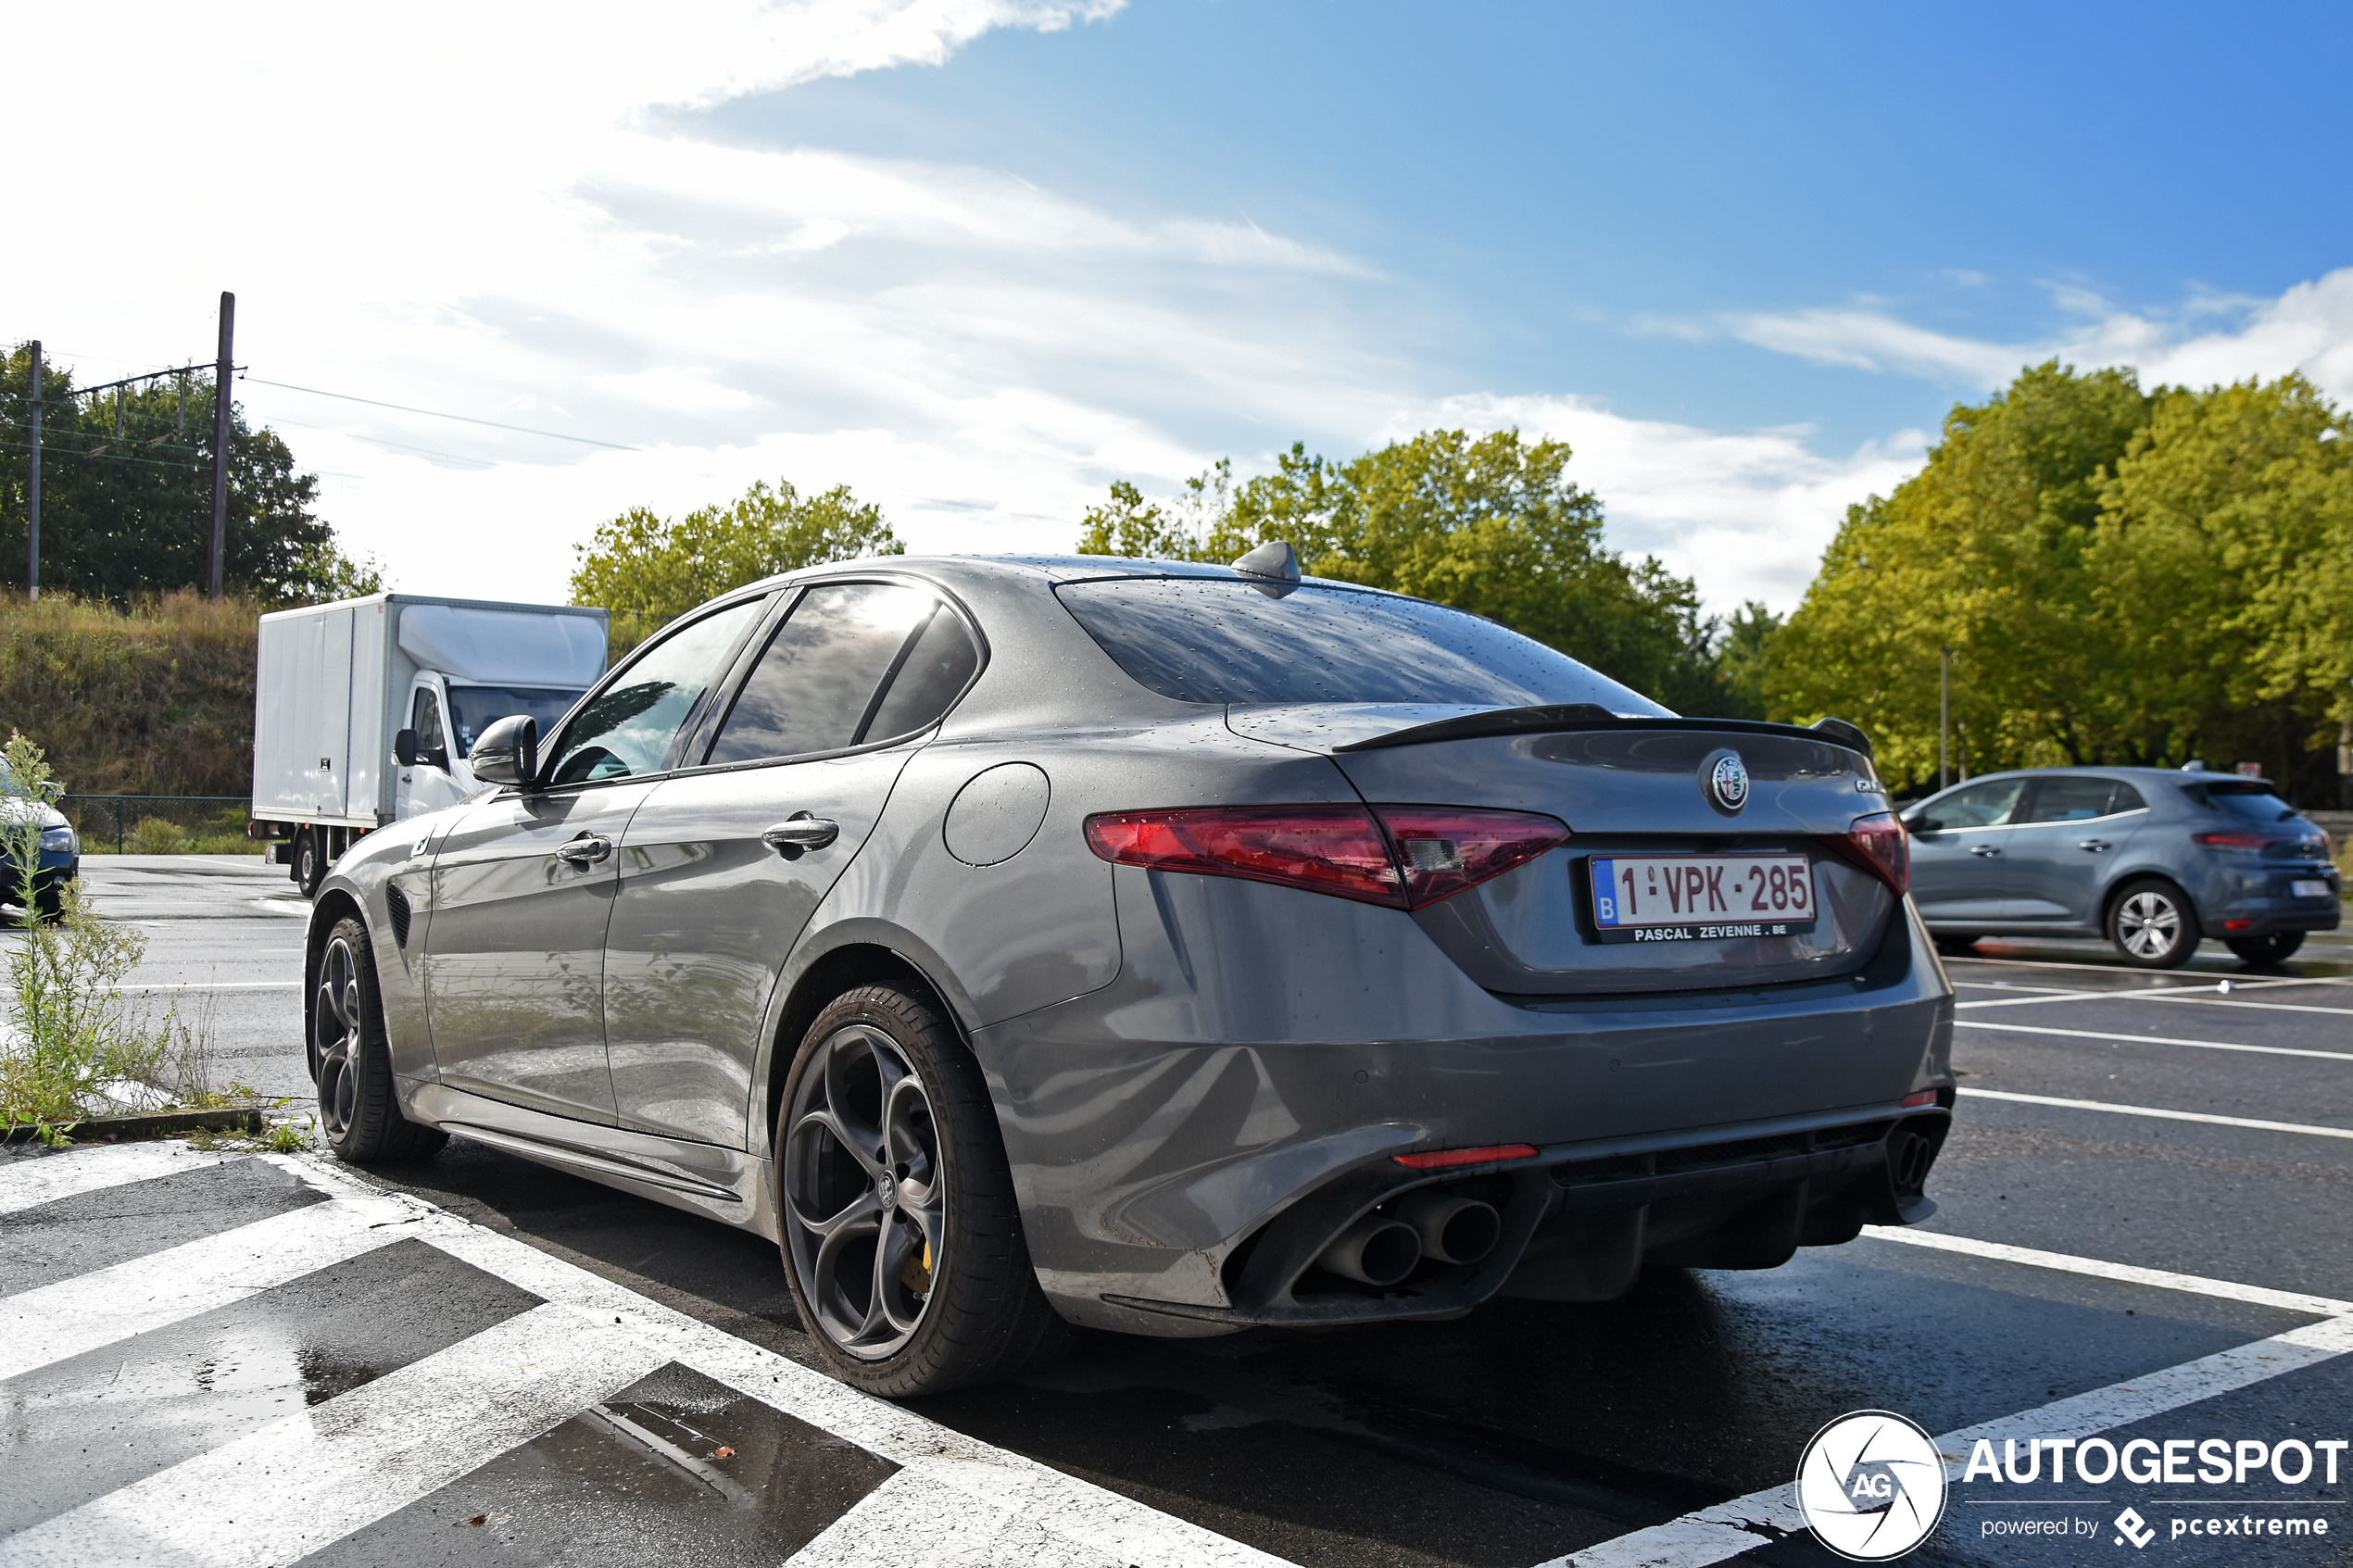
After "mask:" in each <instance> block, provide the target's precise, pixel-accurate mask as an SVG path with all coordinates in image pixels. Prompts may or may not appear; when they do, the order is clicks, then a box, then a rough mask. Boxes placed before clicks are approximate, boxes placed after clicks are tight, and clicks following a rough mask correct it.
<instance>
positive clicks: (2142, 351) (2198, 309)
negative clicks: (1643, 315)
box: [1663, 268, 2353, 403]
mask: <svg viewBox="0 0 2353 1568" xmlns="http://www.w3.org/2000/svg"><path fill="white" fill-rule="evenodd" d="M2052 295H2053V297H2054V299H2055V300H2057V303H2058V304H2059V306H2060V307H2062V308H2063V309H2066V310H2068V311H2070V313H2072V314H2075V315H2077V316H2080V317H2082V318H2084V320H2082V323H2081V324H2079V325H2077V326H2074V327H2071V328H2070V329H2067V330H2065V331H2062V332H2054V333H2052V334H2050V335H2048V336H2046V337H2044V338H2042V339H2039V340H2037V341H2033V342H2029V343H2007V344H2005V343H1989V342H1984V341H1981V340H1978V339H1974V338H1964V337H1955V336H1952V335H1950V334H1948V333H1944V332H1931V331H1929V330H1928V329H1926V328H1923V327H1918V326H1914V325H1912V324H1911V323H1909V322H1907V321H1905V320H1901V319H1899V318H1897V317H1894V316H1892V315H1889V314H1888V313H1886V312H1885V311H1881V310H1874V309H1868V308H1859V307H1858V308H1850V309H1840V310H1828V309H1825V310H1797V311H1784V312H1780V313H1760V314H1752V315H1744V316H1731V317H1725V318H1721V319H1720V320H1717V321H1715V322H1712V323H1703V322H1693V321H1689V320H1685V321H1680V322H1677V323H1674V324H1673V325H1672V326H1671V327H1669V328H1665V329H1663V330H1671V331H1675V332H1678V333H1679V335H1683V336H1687V337H1688V336H1705V335H1707V334H1708V333H1709V332H1711V331H1720V332H1724V333H1726V334H1728V335H1730V336H1732V337H1737V338H1739V339H1741V340H1742V341H1743V342H1745V343H1753V344H1755V345H1757V346H1758V347H1760V348H1769V349H1772V350H1774V351H1775V352H1776V353H1781V354H1788V355H1793V356H1795V357H1796V358H1802V359H1808V360H1811V361H1813V362H1814V363H1816V364H1820V365H1843V366H1850V367H1853V368H1855V369H1857V370H1882V371H1897V372H1901V373H1905V374H1910V375H1918V376H1927V377H1931V378H1935V379H1939V380H1946V381H1957V382H1960V383H1964V384H1967V385H1969V386H1974V387H1981V388H1985V389H1991V388H1994V387H1998V386H2001V385H2003V384H2005V383H2007V382H2008V381H2009V380H2010V379H2011V378H2012V377H2013V376H2015V375H2017V374H2018V372H2019V370H2020V368H2021V367H2023V366H2026V365H2033V364H2040V363H2041V362H2043V361H2044V360H2045V359H2049V358H2059V359H2062V360H2065V361H2067V362H2068V363H2070V364H2072V365H2076V366H2078V367H2093V366H2108V365H2129V366H2132V367H2133V368H2134V369H2136V370H2139V371H2140V373H2141V381H2142V383H2143V384H2144V385H2149V386H2154V385H2157V384H2158V383H2171V384H2173V385H2186V386H2211V385H2214V384H2217V383H2226V382H2233V381H2245V380H2246V379H2247V378H2248V377H2250V376H2260V377H2264V378H2266V379H2270V378H2272V377H2276V376H2283V375H2285V374H2286V373H2288V372H2289V371H2290V370H2301V371H2302V372H2303V373H2304V374H2305V375H2306V376H2308V377H2309V378H2310V379H2311V380H2312V381H2313V383H2315V384H2317V385H2318V386H2319V387H2320V388H2321V389H2322V391H2323V392H2325V393H2327V394H2328V395H2330V396H2331V397H2333V398H2334V399H2336V400H2337V401H2338V402H2340V403H2353V268H2341V269H2339V270H2336V271H2334V272H2330V273H2327V274H2326V275H2324V276H2322V277H2321V278H2319V279H2317V280H2315V281H2313V282H2303V283H2298V284H2296V286H2294V287H2293V288H2290V289H2289V290H2287V292H2286V293H2284V294H2283V295H2280V296H2279V297H2278V298H2277V299H2269V300H2262V299H2248V298H2246V297H2243V296H2234V295H2211V294H2204V293H2198V294H2193V295H2191V296H2190V297H2189V298H2187V299H2185V300H2184V301H2183V304H2182V306H2181V307H2180V308H2178V309H2177V310H2175V311H2174V312H2172V313H2171V315H2170V316H2154V315H2147V314H2141V313H2136V312H2133V311H2130V310H2123V309H2120V308H2118V307H2116V306H2115V305H2113V304H2112V303H2111V302H2109V301H2108V299H2106V298H2105V297H2103V296H2101V295H2097V294H2095V293H2093V292H2091V291H2090V290H2087V289H2083V288H2081V287H2077V286H2075V285H2071V284H2063V285H2054V287H2053V289H2052ZM2218 317H2219V318H2221V319H2223V320H2224V321H2225V322H2226V323H2227V324H2226V325H2223V326H2221V327H2213V328H2208V330H2204V331H2197V330H2194V329H2193V327H2192V325H2191V324H2192V323H2195V322H2204V321H2210V320H2213V319H2215V318H2218Z"/></svg>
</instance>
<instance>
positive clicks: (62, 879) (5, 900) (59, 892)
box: [0, 764, 82, 917]
mask: <svg viewBox="0 0 2353 1568" xmlns="http://www.w3.org/2000/svg"><path fill="white" fill-rule="evenodd" d="M0 815H5V816H6V818H9V819H13V822H24V821H26V819H28V818H30V819H31V824H30V825H34V826H37V827H38V829H39V831H40V834H41V856H40V859H39V862H38V864H37V866H36V867H35V869H34V872H33V879H32V892H31V897H27V896H26V894H25V890H24V888H23V887H21V886H19V882H20V881H21V880H22V879H21V878H20V876H19V872H18V870H17V866H16V862H15V860H14V859H13V858H11V857H10V856H8V855H6V854H5V853H0V904H13V905H15V906H16V907H17V908H19V909H33V908H38V909H40V910H41V912H42V913H43V914H45V915H50V916H53V917H54V916H55V915H56V914H57V912H58V910H59V909H60V908H61V907H62V903H63V900H64V897H65V884H67V883H69V882H71V881H72V880H73V879H74V878H75V877H77V876H79V875H81V874H82V840H81V839H80V838H79V837H78V836H76V834H74V831H73V824H72V823H71V822H67V821H66V819H65V813H63V812H62V811H59V810H58V809H57V808H56V807H54V806H43V805H36V804H34V803H33V802H32V801H30V800H28V799H26V798H25V796H24V792H23V790H22V789H21V788H19V786H18V784H17V781H16V776H15V775H14V774H13V773H11V772H9V771H8V770H7V768H6V765H5V764H0ZM13 822H12V824H11V825H12V826H13Z"/></svg>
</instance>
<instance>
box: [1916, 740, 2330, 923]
mask: <svg viewBox="0 0 2353 1568" xmlns="http://www.w3.org/2000/svg"><path fill="white" fill-rule="evenodd" d="M1904 826H1905V828H1906V831H1907V832H1909V833H1910V834H1911V835H1912V897H1913V898H1914V899H1915V900H1916V901H1917V902H1918V903H1919V910H1920V918H1921V919H1923V920H1925V921H1926V922H1928V928H1929V930H1930V931H1931V932H1933V933H1934V934H1935V936H1936V940H1937V941H1938V943H1939V944H1940V945H1942V946H1944V947H1947V948H1950V949H1959V948H1963V947H1968V946H1969V945H1970V944H1972V943H1974V942H1976V941H1977V939H1978V938H1979V937H1981V936H2001V935H2017V936H2103V935H2104V936H2106V937H2107V938H2108V940H2109V941H2111V942H2113V943H2114V944H2115V946H2116V950H2117V952H2118V953H2120V954H2121V955H2122V956H2123V959H2124V961H2125V962H2127V963H2131V964H2137V965H2140V966H2142V967H2143V968H2147V969H2171V968H2174V967H2175V966H2177V965H2179V964H2182V963H2185V962H2187V961H2188V960H2189V957H2190V955H2191V954H2192V953H2194V952H2196V950H2197V945H2198V942H2199V939H2200V938H2201V937H2205V936H2216V937H2220V938H2221V941H2222V944H2223V946H2224V947H2228V948H2230V950H2231V951H2232V952H2233V953H2234V954H2236V955H2237V956H2238V957H2239V958H2241V959H2242V960H2246V962H2248V963H2256V964H2271V963H2278V962H2280V961H2282V960H2284V959H2286V958H2287V957H2288V956H2289V955H2290V954H2292V953H2294V952H2295V951H2296V948H2297V947H2299V946H2301V945H2302V943H2303V941H2304V935H2305V933H2307V932H2310V931H2334V930H2335V929H2336V925H2337V921H2338V918H2339V911H2340V909H2341V906H2340V904H2339V903H2338V896H2339V888H2338V874H2337V871H2336V868H2335V867H2334V865H2333V864H2331V863H2330V859H2329V842H2328V835H2327V834H2323V833H2322V831H2321V830H2320V829H2319V828H2318V827H2316V826H2314V825H2313V823H2312V822H2309V820H2307V819H2306V818H2305V817H2303V816H2302V815H2301V814H2299V813H2298V812H2297V811H2296V809H2295V808H2294V807H2292V806H2290V805H2288V804H2287V803H2286V802H2285V801H2284V800H2282V799H2281V798H2280V797H2279V795H2278V794H2277V793H2276V792H2275V791H2274V790H2273V788H2272V786H2271V784H2266V783H2264V782H2263V781H2262V780H2260V779H2242V778H2236V777H2233V776H2231V775H2228V774H2222V773H2205V772H2192V771H2183V772H2173V771H2166V770H2163V769H2158V768H2060V769H2050V770H2043V771H2014V772H2007V773H1989V774H1987V775H1985V776H1984V777H1982V778H1979V779H1972V780H1970V781H1969V783H1968V784H1961V785H1959V786H1957V787H1956V788H1953V789H1949V790H1946V791H1944V793H1942V794H1940V795H1936V796H1932V797H1930V798H1929V799H1927V800H1924V801H1922V802H1920V803H1919V805H1918V806H1915V807H1913V808H1911V809H1909V810H1907V811H1906V812H1905V813H1904Z"/></svg>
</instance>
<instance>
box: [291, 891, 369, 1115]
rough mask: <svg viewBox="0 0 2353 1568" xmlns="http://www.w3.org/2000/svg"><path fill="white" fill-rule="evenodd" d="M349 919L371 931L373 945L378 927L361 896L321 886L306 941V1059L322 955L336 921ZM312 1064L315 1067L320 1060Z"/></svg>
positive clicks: (303, 989) (303, 964) (316, 1005)
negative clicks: (364, 906) (363, 905)
mask: <svg viewBox="0 0 2353 1568" xmlns="http://www.w3.org/2000/svg"><path fill="white" fill-rule="evenodd" d="M346 919H347V920H356V921H358V922H359V929H360V930H362V931H365V932H368V933H369V940H370V943H371V946H372V944H373V942H374V931H373V928H371V926H370V925H369V924H368V912H367V911H366V910H365V909H361V908H360V907H359V899H358V898H355V897H352V895H351V894H350V893H349V892H348V891H346V889H344V888H340V887H328V888H321V890H320V893H319V897H318V899H317V900H316V901H315V902H314V903H312V905H311V906H310V929H309V931H308V932H307V933H306V934H305V935H304V937H303V943H302V1054H303V1060H305V1061H306V1062H308V1061H309V1059H310V1041H311V1039H312V1036H313V1034H314V1032H315V1031H316V1029H317V1027H318V1022H319V1020H318V1019H317V1018H316V1017H315V1016H313V1015H314V1012H315V1010H317V1008H318V1006H319V987H318V985H316V984H315V983H316V981H317V980H318V978H319V959H320V955H321V954H322V953H324V952H325V951H326V950H327V936H328V934H329V933H331V932H333V930H334V928H335V923H336V922H338V921H343V920H346ZM374 956H375V955H374V954H373V953H372V952H371V953H370V955H369V957H370V958H371V959H372V958H373V957H374ZM310 1065H311V1067H312V1068H313V1069H314V1070H315V1069H316V1067H317V1065H318V1064H317V1063H315V1062H311V1063H310Z"/></svg>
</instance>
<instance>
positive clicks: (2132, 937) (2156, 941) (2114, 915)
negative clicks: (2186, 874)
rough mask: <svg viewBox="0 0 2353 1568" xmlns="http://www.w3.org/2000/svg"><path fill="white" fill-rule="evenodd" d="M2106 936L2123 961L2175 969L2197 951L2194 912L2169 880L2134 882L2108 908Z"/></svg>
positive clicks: (2180, 891)
mask: <svg viewBox="0 0 2353 1568" xmlns="http://www.w3.org/2000/svg"><path fill="white" fill-rule="evenodd" d="M2197 939H2198V930H2197V912H2196V910H2194V909H2191V908H2190V901H2189V900H2188V899H2187V898H2185V897H2183V896H2182V890H2181V889H2180V888H2178V887H2176V886H2174V885H2173V884H2171V883H2170V882H2159V881H2158V880H2156V879H2155V878H2150V879H2149V880H2147V881H2145V882H2135V883H2133V884H2129V885H2128V886H2126V887H2125V889H2124V891H2123V892H2121V893H2120V894H2118V895H2117V897H2116V902H2115V903H2114V904H2113V905H2112V906H2110V908H2109V909H2108V940H2109V941H2110V942H2113V943H2114V944H2116V950H2117V951H2118V952H2119V953H2120V954H2121V955H2123V959H2124V961H2125V962H2126V963H2129V964H2133V965H2135V966H2137V967H2139V968H2141V969H2177V968H2179V967H2180V966H2182V965H2183V964H2184V963H2187V962H2188V961H2189V957H2190V955H2191V954H2192V953H2195V952H2196V951H2197Z"/></svg>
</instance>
